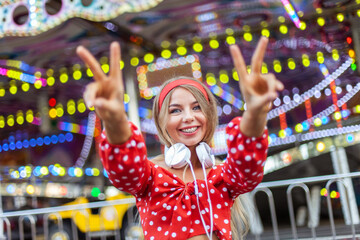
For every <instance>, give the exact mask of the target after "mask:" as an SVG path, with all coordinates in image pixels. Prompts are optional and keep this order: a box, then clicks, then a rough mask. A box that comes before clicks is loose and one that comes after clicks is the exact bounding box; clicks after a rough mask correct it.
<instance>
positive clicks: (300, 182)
mask: <svg viewBox="0 0 360 240" xmlns="http://www.w3.org/2000/svg"><path fill="white" fill-rule="evenodd" d="M356 177H360V172H355V173H348V174H334V175H326V176H316V177H308V178H299V179H291V180H282V181H273V182H264V183H261V184H260V185H259V186H258V187H257V188H256V189H255V190H254V191H252V192H251V193H250V195H251V197H252V199H253V200H254V203H255V196H256V194H257V193H259V192H263V193H265V194H266V195H267V198H268V203H269V208H270V214H271V225H272V231H271V232H272V236H268V238H270V239H280V234H279V225H278V217H277V213H276V208H275V205H276V202H275V200H274V194H273V189H274V188H278V187H282V188H284V187H286V189H287V190H286V196H287V204H288V209H287V210H288V213H289V218H290V224H291V235H292V236H291V237H290V238H291V239H299V236H298V228H297V225H296V216H295V212H294V204H293V196H292V192H293V190H294V189H295V188H300V189H302V190H303V191H304V193H305V199H306V204H307V213H308V220H309V224H308V230H309V233H310V232H311V237H309V238H310V239H317V238H319V236H317V228H318V226H319V223H318V221H319V220H316V219H318V218H317V216H315V214H317V210H316V209H315V210H314V208H316V207H314V206H313V205H314V204H313V203H312V201H311V194H310V193H311V192H310V189H309V187H308V184H314V183H321V184H323V185H325V186H326V187H325V188H326V190H327V193H330V187H331V186H332V184H334V183H336V184H338V187H339V186H342V187H344V188H345V193H346V194H345V196H344V195H341V196H340V198H344V199H343V201H341V204H342V205H346V206H342V207H343V208H342V209H343V211H348V213H350V215H349V216H348V217H347V218H348V219H345V218H346V215H345V214H344V219H345V224H346V225H349V226H350V228H351V229H350V231H349V232H348V237H350V238H352V239H356V237H357V236H356V231H355V225H356V224H359V217H358V216H359V214H358V209H357V208H356V209H354V208H352V206H353V205H351V204H349V203H350V202H351V201H355V199H352V198H351V197H350V196H354V194H348V193H349V192H350V191H354V189H353V188H352V187H351V188H349V186H348V185H347V182H346V181H344V180H345V179H351V178H356ZM319 194H320V193H319ZM326 198H327V199H326V200H327V210H328V213H329V222H330V224H329V225H330V226H329V228H330V229H331V231H329V232H328V235H327V236H326V237H327V239H329V238H330V239H337V238H338V237H337V233H336V226H335V221H334V214H333V207H332V203H331V198H330V194H327V196H326ZM132 203H135V199H134V198H126V199H121V200H112V201H101V202H93V203H86V204H77V205H68V206H58V207H49V208H40V209H32V210H22V211H12V212H5V213H2V214H0V224H3V223H4V225H5V230H6V231H5V233H4V236H0V240H2V239H7V240H12V239H14V238H12V237H13V236H12V232H11V228H10V220H9V219H11V218H14V217H17V218H18V224H19V228H18V229H19V239H20V240H23V239H24V220H25V219H27V221H28V222H29V223H30V231H31V238H32V239H33V240H35V239H37V233H36V231H37V229H36V223H37V221H38V220H37V219H39V218H36V217H35V216H40V215H41V216H43V218H42V221H43V233H42V234H43V239H44V240H47V239H48V237H49V229H48V228H49V221H50V218H51V219H55V222H56V224H57V227H58V229H59V231H62V230H63V228H64V225H63V219H62V218H61V215H60V214H59V213H60V212H64V211H74V213H75V212H76V211H77V212H79V211H80V212H81V213H82V214H84V216H85V218H87V219H89V216H86V211H84V210H85V209H91V208H102V207H106V206H115V205H121V204H132ZM254 206H255V210H256V211H255V212H257V213H258V214H260V215H261V214H264V213H259V211H258V209H257V208H256V204H255V205H254ZM74 213H73V214H74ZM130 215H131V214H130ZM71 219H73V218H71ZM257 219H258V220H257V223H256V224H250V227H251V233H250V234H249V235H250V236H252V237H255V239H262V238H263V237H264V230H263V227H262V225H261V224H262V223H261V220H260V222H259V219H260V217H259V216H257ZM314 219H315V220H314ZM250 220H251V219H250ZM346 220H348V221H346ZM100 222H102V221H100ZM254 222H256V221H254ZM0 226H1V225H0ZM100 228H101V229H103V231H105V227H104V225H103V224H101V226H100ZM71 229H72V233H73V236H71V237H70V239H74V240H77V239H79V238H78V235H77V234H75V232H77V231H76V226H75V224H74V221H73V220H72V221H71ZM259 229H260V230H259ZM86 231H87V232H86V234H85V237H86V240H89V239H91V234H88V233H89V228H87V229H86ZM0 233H1V232H0ZM267 234H268V235H269V233H267ZM113 236H115V239H116V240H119V239H120V235H119V231H114V235H113ZM98 237H100V238H101V239H102V240H103V239H105V234H100V236H98ZM287 239H289V238H287Z"/></svg>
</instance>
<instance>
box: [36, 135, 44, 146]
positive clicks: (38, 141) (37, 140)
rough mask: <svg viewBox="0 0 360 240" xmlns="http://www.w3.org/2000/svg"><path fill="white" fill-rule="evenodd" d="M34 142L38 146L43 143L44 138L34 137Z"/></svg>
mask: <svg viewBox="0 0 360 240" xmlns="http://www.w3.org/2000/svg"><path fill="white" fill-rule="evenodd" d="M36 143H37V145H38V146H42V145H43V144H44V139H42V138H41V137H38V138H37V139H36Z"/></svg>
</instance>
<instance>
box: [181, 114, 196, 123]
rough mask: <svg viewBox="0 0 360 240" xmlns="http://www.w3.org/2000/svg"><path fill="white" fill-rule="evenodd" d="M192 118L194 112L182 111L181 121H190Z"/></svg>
mask: <svg viewBox="0 0 360 240" xmlns="http://www.w3.org/2000/svg"><path fill="white" fill-rule="evenodd" d="M193 120H194V114H193V113H192V112H191V111H184V116H183V122H191V121H193Z"/></svg>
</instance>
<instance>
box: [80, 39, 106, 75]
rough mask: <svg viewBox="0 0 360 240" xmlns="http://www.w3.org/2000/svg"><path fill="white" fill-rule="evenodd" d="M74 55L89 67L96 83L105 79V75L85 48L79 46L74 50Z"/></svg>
mask: <svg viewBox="0 0 360 240" xmlns="http://www.w3.org/2000/svg"><path fill="white" fill-rule="evenodd" d="M76 53H77V55H78V56H79V57H80V58H81V59H82V60H83V62H84V63H85V64H87V65H88V66H89V68H90V69H91V72H92V73H93V75H94V79H95V80H96V81H101V80H104V79H106V75H105V74H104V72H103V70H102V69H101V66H100V64H99V62H98V61H97V60H96V59H95V57H94V56H93V55H92V54H91V53H90V52H89V51H88V50H87V49H86V48H84V47H83V46H79V47H77V48H76Z"/></svg>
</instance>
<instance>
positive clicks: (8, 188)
mask: <svg viewBox="0 0 360 240" xmlns="http://www.w3.org/2000/svg"><path fill="white" fill-rule="evenodd" d="M6 191H7V192H8V193H9V194H13V193H15V186H14V185H13V184H9V185H8V186H7V187H6Z"/></svg>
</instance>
